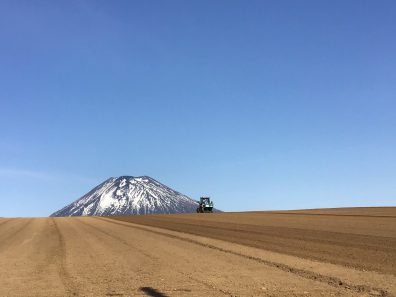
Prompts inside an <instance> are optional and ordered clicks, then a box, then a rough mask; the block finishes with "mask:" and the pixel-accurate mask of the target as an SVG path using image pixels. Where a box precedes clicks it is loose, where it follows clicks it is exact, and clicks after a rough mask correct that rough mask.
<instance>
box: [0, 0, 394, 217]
mask: <svg viewBox="0 0 396 297" xmlns="http://www.w3.org/2000/svg"><path fill="white" fill-rule="evenodd" d="M395 15H396V3H395V2H394V1H344V0H343V1H202V0H200V1H71V0H68V1H1V2H0V40H1V42H0V205H1V207H0V216H47V215H49V214H50V213H52V212H53V211H55V210H57V209H59V208H61V207H63V206H64V205H65V204H68V203H69V202H71V201H73V200H75V199H77V198H78V197H80V196H82V195H83V194H85V193H86V192H87V191H89V190H90V189H91V188H92V187H94V186H95V185H97V184H98V183H100V182H102V181H103V180H105V179H107V178H108V177H110V176H119V175H134V176H139V175H149V176H151V177H153V178H155V179H157V180H159V181H161V182H163V183H165V184H166V185H168V186H170V187H172V188H174V189H176V190H178V191H180V192H182V193H184V194H187V195H189V196H191V197H193V198H198V197H199V196H200V195H204V194H205V195H211V196H212V197H213V199H214V201H215V203H216V205H217V207H218V208H220V209H223V210H226V211H239V210H241V211H242V210H266V209H296V208H316V207H339V206H372V205H396V182H395V181H396V153H395V152H396V116H395V114H396V70H395V69H396V54H395V53H396V38H395V35H396V18H395V17H394V16H395Z"/></svg>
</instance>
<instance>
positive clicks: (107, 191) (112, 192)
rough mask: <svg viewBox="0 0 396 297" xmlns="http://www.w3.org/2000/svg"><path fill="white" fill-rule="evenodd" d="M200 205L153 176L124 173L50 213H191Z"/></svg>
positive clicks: (90, 214)
mask: <svg viewBox="0 0 396 297" xmlns="http://www.w3.org/2000/svg"><path fill="white" fill-rule="evenodd" d="M197 207H198V202H197V201H195V200H193V199H191V198H190V197H188V196H186V195H184V194H182V193H180V192H178V191H175V190H173V189H172V188H170V187H168V186H166V185H164V184H162V183H161V182H159V181H157V180H155V179H154V178H152V177H150V176H147V175H143V176H129V175H122V176H119V177H110V178H108V179H106V180H105V181H103V182H102V183H100V184H99V185H97V186H96V187H94V188H93V189H92V190H90V191H89V192H88V193H86V194H85V195H83V196H82V197H80V198H79V199H77V200H75V201H74V202H72V203H70V204H69V205H66V206H65V207H63V208H62V209H60V210H58V211H56V212H54V213H53V214H51V215H50V216H51V217H57V216H116V215H133V214H135V215H141V214H171V213H188V212H195V211H196V208H197Z"/></svg>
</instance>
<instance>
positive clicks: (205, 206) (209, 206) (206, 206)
mask: <svg viewBox="0 0 396 297" xmlns="http://www.w3.org/2000/svg"><path fill="white" fill-rule="evenodd" d="M197 212H198V213H207V212H213V201H210V198H209V197H201V198H199V205H198V208H197Z"/></svg>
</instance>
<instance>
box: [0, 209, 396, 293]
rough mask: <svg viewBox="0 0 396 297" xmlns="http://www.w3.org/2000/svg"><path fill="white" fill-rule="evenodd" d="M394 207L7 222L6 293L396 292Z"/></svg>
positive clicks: (2, 286) (3, 236) (1, 247)
mask: <svg viewBox="0 0 396 297" xmlns="http://www.w3.org/2000/svg"><path fill="white" fill-rule="evenodd" d="M334 211H335V212H337V210H333V212H334ZM366 211H368V212H369V210H366ZM392 211H394V209H392ZM392 211H390V212H389V213H388V212H387V211H386V213H387V214H386V216H387V218H383V217H378V216H379V215H381V214H378V212H377V211H376V216H377V217H372V215H371V216H370V214H367V213H365V214H364V215H363V216H362V213H359V212H358V213H355V211H353V212H352V216H351V213H344V215H343V216H338V215H337V216H334V213H332V214H331V215H329V214H327V215H312V213H311V211H309V212H310V214H308V215H307V214H298V215H297V214H279V213H263V212H254V213H221V214H200V215H198V214H197V215H196V214H192V215H168V216H145V217H131V218H119V219H121V220H124V221H120V220H114V219H110V218H34V219H6V218H2V219H0V296H396V277H395V266H394V263H395V262H394V261H395V260H394V254H395V253H394V249H395V241H394V240H395V238H396V234H395V233H396V225H395V224H396V218H393V217H392V216H393V215H392V214H391V213H392ZM342 212H344V211H342ZM336 214H337V213H336ZM125 220H128V221H129V220H131V221H133V223H131V222H125ZM177 226H179V227H177ZM180 226H185V227H180ZM158 227H160V228H158ZM180 228H183V230H180ZM334 228H338V230H337V229H334ZM174 230H177V231H174ZM179 231H182V232H179ZM197 234H198V235H197ZM222 234H225V236H224V235H222ZM202 235H203V236H202ZM270 238H272V241H270ZM351 238H352V239H353V240H351ZM316 241H318V242H319V243H316ZM379 242H380V244H379ZM278 245H280V246H282V247H279V246H278ZM331 246H333V249H332V248H331ZM364 246H365V247H366V248H364ZM301 250H302V251H301ZM365 250H366V251H365ZM343 253H345V254H348V255H349V257H347V256H345V255H343ZM371 257H376V261H381V264H378V263H376V261H374V260H373V259H371ZM348 258H352V260H350V259H348ZM313 259H317V260H313Z"/></svg>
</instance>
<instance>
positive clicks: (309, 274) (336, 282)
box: [95, 217, 393, 297]
mask: <svg viewBox="0 0 396 297" xmlns="http://www.w3.org/2000/svg"><path fill="white" fill-rule="evenodd" d="M95 219H97V220H102V221H106V222H109V223H112V224H116V225H122V226H125V227H129V228H134V229H139V230H143V231H147V232H151V233H154V234H158V235H162V236H165V237H169V238H174V239H177V240H181V241H185V242H189V243H193V244H196V245H200V246H203V247H206V248H210V249H213V250H217V251H220V252H223V253H227V254H232V255H235V256H239V257H243V258H246V259H249V260H252V261H255V262H258V263H261V264H264V265H266V266H269V267H274V268H277V269H279V270H282V271H284V272H288V273H292V274H294V275H297V276H300V277H302V278H305V279H309V280H313V281H316V282H320V283H325V284H327V285H330V286H332V287H335V288H344V289H345V290H350V291H354V292H356V293H367V294H369V295H373V296H382V297H393V296H392V295H390V294H389V292H387V291H386V290H384V289H382V288H375V287H371V286H367V285H358V284H350V283H347V282H345V281H343V280H342V279H340V278H337V277H332V276H327V275H322V274H319V273H316V272H313V271H309V270H304V269H299V268H294V267H291V266H289V265H286V264H283V263H277V262H272V261H268V260H263V259H261V258H257V257H253V256H249V255H245V254H242V253H238V252H234V251H231V250H226V249H223V248H220V247H217V246H214V245H211V244H205V243H202V242H199V241H197V240H194V239H190V238H184V237H181V236H177V235H172V234H166V233H162V232H159V231H155V230H150V229H146V228H144V227H138V226H134V225H133V226H132V225H127V224H125V223H127V222H123V223H119V222H116V221H115V220H112V219H107V218H99V217H95Z"/></svg>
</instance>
